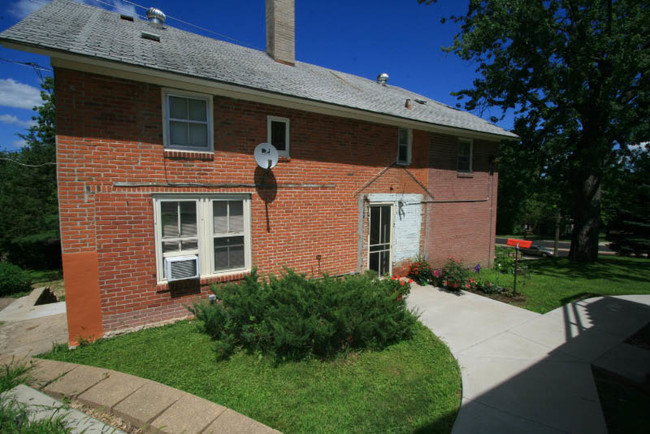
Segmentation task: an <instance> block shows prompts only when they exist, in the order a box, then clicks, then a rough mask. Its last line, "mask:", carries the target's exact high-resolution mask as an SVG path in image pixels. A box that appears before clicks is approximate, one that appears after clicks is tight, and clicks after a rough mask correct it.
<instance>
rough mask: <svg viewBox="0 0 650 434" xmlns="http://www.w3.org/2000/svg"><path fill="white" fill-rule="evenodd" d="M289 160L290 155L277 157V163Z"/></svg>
mask: <svg viewBox="0 0 650 434" xmlns="http://www.w3.org/2000/svg"><path fill="white" fill-rule="evenodd" d="M290 161H291V157H287V156H280V157H278V163H289V162H290Z"/></svg>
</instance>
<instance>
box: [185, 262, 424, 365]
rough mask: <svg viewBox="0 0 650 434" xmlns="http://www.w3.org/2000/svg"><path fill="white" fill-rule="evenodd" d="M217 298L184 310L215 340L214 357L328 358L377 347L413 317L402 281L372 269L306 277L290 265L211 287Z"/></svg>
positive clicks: (407, 332)
mask: <svg viewBox="0 0 650 434" xmlns="http://www.w3.org/2000/svg"><path fill="white" fill-rule="evenodd" d="M212 290H213V292H214V293H215V295H216V296H217V298H218V300H219V302H218V303H214V304H209V303H205V302H202V303H196V304H194V306H193V307H192V308H191V309H190V310H191V311H192V312H193V313H194V314H195V315H196V317H197V318H198V319H199V320H200V321H201V323H202V327H203V329H204V331H205V332H206V333H207V334H209V335H210V336H211V337H212V338H213V339H214V340H215V341H216V350H217V356H218V358H219V359H220V360H221V359H225V358H227V357H229V356H230V355H231V354H232V353H233V352H234V351H235V350H237V349H238V348H243V349H245V350H246V351H249V352H260V353H261V354H263V355H270V356H272V357H275V358H276V359H277V360H285V359H289V360H300V359H306V358H310V357H319V358H330V357H333V356H335V355H336V354H337V353H340V352H342V351H347V350H349V349H382V348H385V347H386V346H387V345H390V344H392V343H395V342H398V341H400V340H403V339H407V338H410V337H411V336H412V334H413V327H414V324H415V322H416V319H415V317H414V316H413V315H411V313H410V312H409V311H408V310H407V308H406V302H405V300H404V297H403V296H404V295H407V294H408V293H409V290H410V285H409V284H408V282H404V281H403V280H390V279H383V280H380V279H378V278H377V277H376V276H373V275H372V274H365V275H363V276H348V277H345V278H330V277H325V278H324V279H320V280H316V279H307V278H306V277H305V276H304V275H299V274H296V273H294V272H293V271H291V270H287V271H285V273H283V275H282V277H281V278H280V279H277V278H275V277H271V278H270V279H269V280H268V282H263V281H260V279H259V277H258V275H257V272H256V271H253V272H252V273H251V275H250V276H248V277H246V278H245V279H244V280H243V281H242V282H241V283H240V284H234V283H231V284H226V285H221V286H215V287H213V289H212Z"/></svg>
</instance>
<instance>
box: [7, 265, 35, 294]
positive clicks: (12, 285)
mask: <svg viewBox="0 0 650 434" xmlns="http://www.w3.org/2000/svg"><path fill="white" fill-rule="evenodd" d="M31 284H32V281H31V278H30V277H29V273H27V271H25V270H23V269H22V268H20V267H18V266H17V265H13V264H10V263H8V262H0V297H4V296H7V295H11V294H16V293H18V292H25V291H30V290H31Z"/></svg>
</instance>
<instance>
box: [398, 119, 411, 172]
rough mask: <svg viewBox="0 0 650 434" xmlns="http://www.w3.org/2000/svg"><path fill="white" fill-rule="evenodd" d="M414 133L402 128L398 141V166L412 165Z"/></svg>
mask: <svg viewBox="0 0 650 434" xmlns="http://www.w3.org/2000/svg"><path fill="white" fill-rule="evenodd" d="M412 141H413V133H412V131H411V130H410V129H407V128H400V129H399V132H398V140H397V164H402V165H409V164H411V142H412Z"/></svg>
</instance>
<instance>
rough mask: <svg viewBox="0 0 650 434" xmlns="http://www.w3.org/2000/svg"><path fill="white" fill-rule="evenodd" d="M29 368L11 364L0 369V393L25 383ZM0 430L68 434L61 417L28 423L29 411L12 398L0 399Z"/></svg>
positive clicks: (34, 433)
mask: <svg viewBox="0 0 650 434" xmlns="http://www.w3.org/2000/svg"><path fill="white" fill-rule="evenodd" d="M29 369H30V368H29V367H27V366H25V365H20V364H11V365H5V366H1V367H0V393H3V392H6V391H8V390H11V389H13V388H14V387H16V386H18V385H19V384H23V383H25V382H26V381H27V375H28V372H29ZM0 428H1V432H2V433H3V434H19V433H20V434H22V433H30V434H51V433H70V432H72V430H71V429H69V428H67V427H66V426H65V424H64V422H63V418H62V417H61V416H52V417H50V418H46V419H42V420H38V421H30V420H29V411H28V410H27V409H26V407H25V406H24V405H23V404H21V403H19V402H17V401H15V400H14V399H13V398H7V397H4V396H3V397H0Z"/></svg>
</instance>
